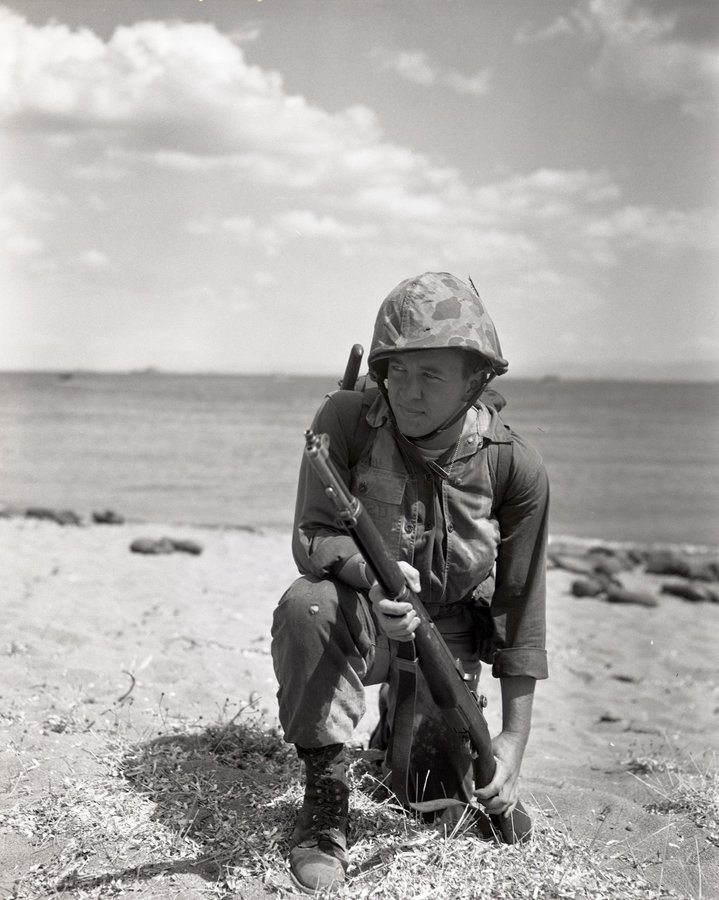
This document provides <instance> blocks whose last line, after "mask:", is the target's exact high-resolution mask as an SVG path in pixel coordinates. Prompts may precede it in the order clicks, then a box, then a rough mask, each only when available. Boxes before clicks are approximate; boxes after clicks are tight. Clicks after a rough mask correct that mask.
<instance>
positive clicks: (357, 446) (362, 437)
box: [348, 385, 379, 468]
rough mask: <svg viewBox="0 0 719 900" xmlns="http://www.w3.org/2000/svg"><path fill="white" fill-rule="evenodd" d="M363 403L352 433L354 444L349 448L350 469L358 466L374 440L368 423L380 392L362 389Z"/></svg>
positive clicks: (374, 389)
mask: <svg viewBox="0 0 719 900" xmlns="http://www.w3.org/2000/svg"><path fill="white" fill-rule="evenodd" d="M361 392H362V403H361V404H360V405H359V415H358V416H357V421H356V422H355V423H354V428H353V433H352V443H351V445H350V448H349V460H348V462H349V464H350V468H352V467H353V466H356V465H357V463H358V462H359V461H360V460H361V459H362V457H363V456H364V453H365V451H366V450H367V446H368V444H369V442H370V440H371V438H372V429H371V428H370V426H369V424H368V422H367V413H368V411H369V408H370V406H372V404H373V403H374V401H375V400H376V399H377V394H378V393H379V391H378V390H377V388H371V387H366V386H364V385H363V387H362V388H361Z"/></svg>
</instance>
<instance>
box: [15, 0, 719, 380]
mask: <svg viewBox="0 0 719 900" xmlns="http://www.w3.org/2000/svg"><path fill="white" fill-rule="evenodd" d="M718 100H719V3H717V2H716V0H9V2H5V3H2V0H0V369H2V370H13V369H51V370H52V369H58V370H73V369H99V370H127V369H144V368H147V367H154V368H158V369H168V370H173V371H193V372H194V371H203V372H204V371H209V372H247V373H317V374H325V373H333V372H335V373H337V374H338V375H339V374H341V371H342V369H343V367H344V363H345V360H346V358H347V354H348V351H349V349H350V347H351V346H352V344H354V343H356V342H359V343H361V344H363V345H364V346H365V347H366V348H367V349H369V345H370V341H371V337H372V326H373V323H374V318H375V315H376V312H377V309H378V308H379V305H380V303H381V301H382V299H383V298H384V297H385V296H386V294H388V293H389V291H390V290H391V289H392V288H393V287H394V286H395V285H396V284H397V283H398V282H400V281H401V280H403V279H405V278H407V277H410V276H412V275H417V274H419V273H421V272H424V271H448V272H452V273H453V274H455V275H457V276H458V277H460V278H462V279H465V280H466V279H467V277H471V278H472V280H473V281H474V283H475V285H476V286H477V288H478V290H479V293H480V294H481V296H482V298H483V300H484V302H485V304H486V305H487V307H488V309H489V311H490V314H491V315H492V317H493V319H494V321H495V324H496V326H497V329H498V331H499V334H500V338H501V342H502V349H503V352H504V355H505V356H506V357H507V358H508V359H509V361H510V374H513V375H515V376H519V377H542V376H546V375H557V376H560V377H581V378H584V377H587V378H593V377H610V378H660V379H669V380H673V379H686V378H719V302H718V301H719V290H718V287H719V104H718V102H717V101H718Z"/></svg>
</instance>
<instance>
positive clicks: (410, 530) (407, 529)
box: [404, 522, 414, 534]
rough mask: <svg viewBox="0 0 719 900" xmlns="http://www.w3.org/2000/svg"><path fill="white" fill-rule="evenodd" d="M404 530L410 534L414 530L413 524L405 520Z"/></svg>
mask: <svg viewBox="0 0 719 900" xmlns="http://www.w3.org/2000/svg"><path fill="white" fill-rule="evenodd" d="M404 530H405V531H406V532H407V534H412V532H413V531H414V525H412V523H411V522H407V523H406V525H405V526H404Z"/></svg>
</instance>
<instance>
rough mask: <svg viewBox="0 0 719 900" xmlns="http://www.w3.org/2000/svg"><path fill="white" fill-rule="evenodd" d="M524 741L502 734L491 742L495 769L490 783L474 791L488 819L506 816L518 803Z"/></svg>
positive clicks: (508, 734) (517, 737) (520, 737)
mask: <svg viewBox="0 0 719 900" xmlns="http://www.w3.org/2000/svg"><path fill="white" fill-rule="evenodd" d="M525 744H526V739H524V738H523V737H522V736H516V735H513V734H511V733H509V732H506V731H503V732H501V734H498V735H497V737H495V738H494V740H493V741H492V746H493V749H494V758H495V761H496V763H497V768H496V771H495V773H494V778H493V779H492V781H491V782H490V783H489V784H488V785H486V787H484V788H481V789H480V788H477V789H475V791H474V795H475V797H476V798H477V799H478V800H479V801H480V803H481V804H482V805H483V806H484V808H485V810H486V811H487V812H488V813H489V814H490V815H497V816H508V815H510V814H511V813H512V812H513V810H514V808H515V807H516V805H517V801H518V800H519V785H518V781H519V770H520V769H521V767H522V757H523V755H524V747H525Z"/></svg>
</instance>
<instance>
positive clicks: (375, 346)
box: [367, 272, 509, 375]
mask: <svg viewBox="0 0 719 900" xmlns="http://www.w3.org/2000/svg"><path fill="white" fill-rule="evenodd" d="M450 347H457V348H459V349H461V350H468V351H471V352H473V353H477V354H480V355H481V356H482V357H483V358H484V360H485V361H486V362H488V363H489V366H490V367H491V369H492V371H493V373H494V374H495V375H503V374H504V373H505V372H506V371H507V368H508V365H509V364H508V362H507V360H506V359H505V358H504V357H503V356H502V349H501V347H500V345H499V338H498V337H497V331H496V329H495V327H494V323H493V322H492V320H491V318H490V317H489V313H488V312H487V310H486V309H485V306H484V304H483V303H482V300H481V299H480V297H479V295H478V294H477V292H476V291H475V290H474V289H473V288H472V287H470V286H469V285H467V284H465V283H464V282H463V281H460V280H459V278H455V276H454V275H450V274H449V273H447V272H425V273H424V275H418V276H416V277H414V278H408V279H406V280H405V281H402V282H401V283H400V284H398V285H397V287H396V288H394V290H392V291H390V293H389V294H388V295H387V297H385V299H384V301H383V303H382V306H381V307H380V309H379V312H378V314H377V319H376V321H375V327H374V335H373V337H372V347H371V349H370V352H369V357H368V360H367V362H368V365H369V369H370V372H373V373H375V374H379V373H378V372H377V366H376V363H377V362H378V361H379V360H383V359H386V358H387V357H388V356H390V355H391V354H393V353H398V352H401V351H407V350H440V349H445V348H450Z"/></svg>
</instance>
